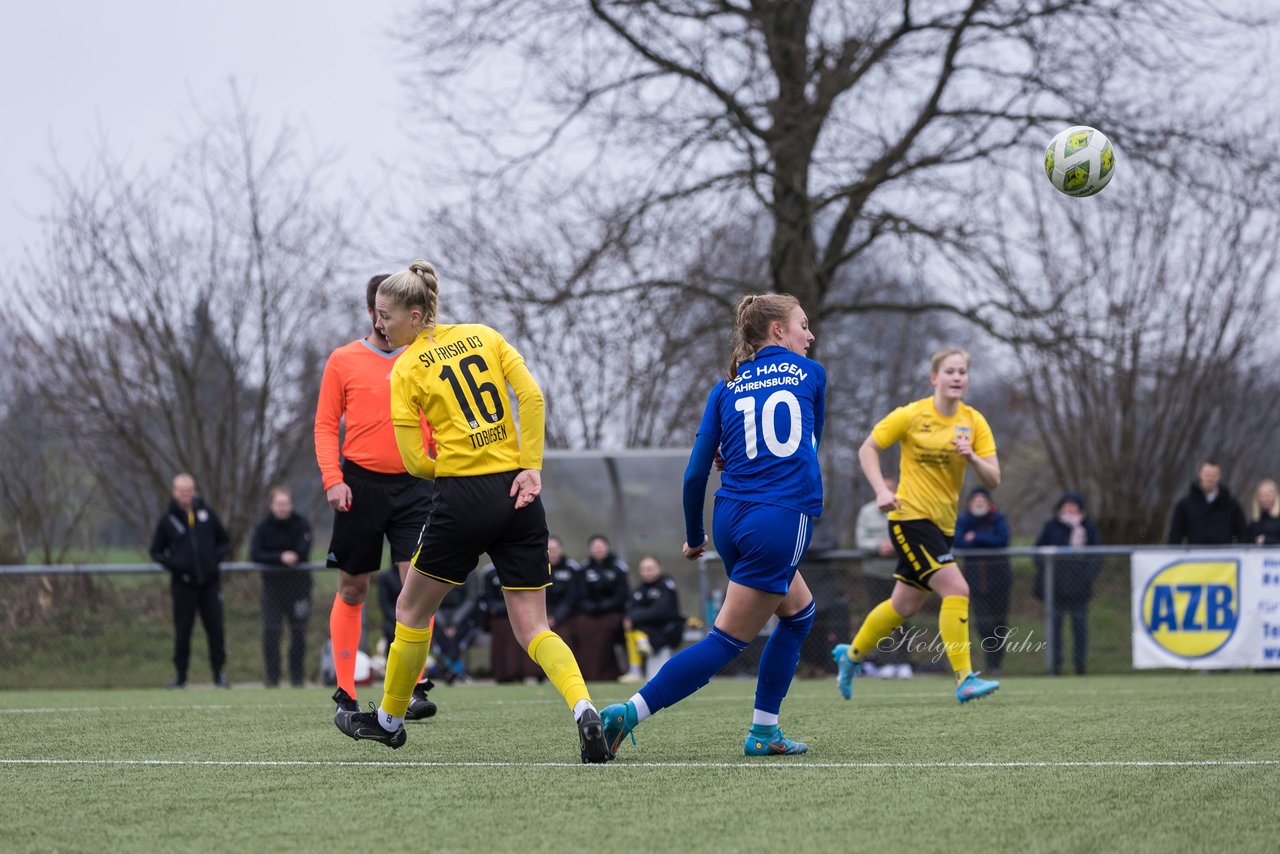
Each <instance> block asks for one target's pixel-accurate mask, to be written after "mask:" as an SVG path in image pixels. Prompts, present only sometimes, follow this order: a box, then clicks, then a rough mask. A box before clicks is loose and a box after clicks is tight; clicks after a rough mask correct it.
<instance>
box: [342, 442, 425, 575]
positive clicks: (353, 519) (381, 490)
mask: <svg viewBox="0 0 1280 854" xmlns="http://www.w3.org/2000/svg"><path fill="white" fill-rule="evenodd" d="M342 479H343V481H344V482H345V483H346V484H347V486H349V487H350V488H351V509H350V510H347V511H345V512H342V513H337V512H335V513H334V514H333V539H331V540H330V541H329V556H328V559H327V560H326V561H325V566H329V567H336V568H338V569H341V570H342V571H344V572H347V573H349V574H351V575H365V574H366V573H370V572H377V571H378V570H379V569H381V568H382V538H383V537H386V539H387V542H389V543H390V544H391V561H392V563H402V562H404V561H407V560H409V558H411V557H412V556H413V550H414V549H415V548H417V545H418V537H419V535H420V534H421V533H422V526H423V525H425V524H426V522H427V513H428V511H429V510H430V509H431V481H429V480H423V479H422V478H419V477H414V476H413V475H411V474H408V473H407V472H402V473H400V474H383V473H382V472H376V471H370V470H369V469H366V468H361V467H360V466H358V465H356V464H355V463H353V462H349V461H347V462H343V464H342Z"/></svg>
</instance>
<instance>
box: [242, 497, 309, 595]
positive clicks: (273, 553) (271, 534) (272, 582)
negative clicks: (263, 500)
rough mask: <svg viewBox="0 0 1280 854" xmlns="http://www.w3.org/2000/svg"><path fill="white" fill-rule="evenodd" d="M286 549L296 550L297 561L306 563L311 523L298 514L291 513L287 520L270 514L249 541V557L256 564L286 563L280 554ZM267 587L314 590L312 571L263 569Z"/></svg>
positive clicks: (294, 590) (263, 582) (259, 524)
mask: <svg viewBox="0 0 1280 854" xmlns="http://www.w3.org/2000/svg"><path fill="white" fill-rule="evenodd" d="M285 552H296V553H297V555H298V563H306V562H307V561H308V560H310V558H311V523H309V522H308V521H307V520H306V519H305V518H304V517H302V516H299V515H298V514H297V513H290V514H289V517H288V518H287V519H277V518H276V517H275V515H274V514H272V513H268V514H267V518H265V519H263V520H262V521H261V522H259V523H258V527H256V528H254V529H253V538H252V539H251V540H250V541H249V560H251V561H253V562H254V563H271V564H277V565H280V566H283V564H281V562H280V555H282V554H284V553H285ZM262 584H263V587H264V588H270V587H287V588H288V590H287V592H289V593H291V594H297V595H305V594H306V593H307V592H308V591H310V590H311V573H310V572H309V571H308V570H305V569H297V568H296V567H291V566H288V567H284V568H283V569H276V570H264V571H263V573H262Z"/></svg>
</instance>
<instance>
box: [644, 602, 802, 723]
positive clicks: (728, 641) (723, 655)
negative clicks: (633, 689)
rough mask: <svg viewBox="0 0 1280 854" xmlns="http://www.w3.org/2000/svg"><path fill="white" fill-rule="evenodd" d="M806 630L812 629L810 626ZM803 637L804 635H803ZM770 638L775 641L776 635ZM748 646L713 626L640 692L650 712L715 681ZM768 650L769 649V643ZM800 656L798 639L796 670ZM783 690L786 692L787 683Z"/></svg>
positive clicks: (673, 703) (677, 700)
mask: <svg viewBox="0 0 1280 854" xmlns="http://www.w3.org/2000/svg"><path fill="white" fill-rule="evenodd" d="M809 623H810V625H812V623H813V613H812V609H810V614H809ZM805 632H806V633H807V632H808V629H807V628H806V629H805ZM774 634H777V632H774ZM801 638H802V639H803V635H801ZM769 642H770V644H772V643H773V641H772V639H771V640H770V641H769ZM746 648H747V642H746V641H740V640H738V639H736V638H732V637H729V635H727V634H725V633H724V632H722V631H720V630H719V629H716V628H713V629H712V630H711V633H710V634H708V635H707V636H706V637H705V638H703V639H702V640H700V641H698V642H697V643H695V644H694V645H693V646H690V647H687V648H685V649H683V650H681V651H680V652H678V653H676V654H675V655H673V656H671V659H670V660H669V661H668V662H667V663H666V664H664V665H662V669H661V670H659V671H658V675H657V676H654V677H653V678H652V679H650V680H649V682H648V684H646V685H645V686H644V687H643V688H641V689H640V696H641V697H643V698H644V701H645V703H646V704H647V705H648V706H649V712H650V714H652V713H653V712H656V711H658V710H659V709H665V708H666V707H667V706H674V705H675V704H676V703H678V702H680V701H681V700H683V699H684V698H685V697H688V696H689V695H690V694H692V693H693V692H694V691H697V690H698V689H699V688H701V687H702V686H703V685H706V684H707V683H708V682H710V681H711V677H712V676H715V675H716V674H717V673H719V672H720V671H721V670H723V669H724V666H725V665H726V664H728V663H729V662H730V661H733V660H734V659H735V658H737V657H738V654H739V653H741V652H742V651H743V650H744V649H746ZM765 650H766V651H767V650H768V646H766V647H765ZM799 656H800V646H799V642H798V641H797V643H796V658H795V660H794V661H792V662H791V672H792V673H794V672H795V669H796V662H797V661H799V660H800V659H799ZM763 667H764V663H763V662H761V674H763V673H764V670H763ZM762 678H763V677H762ZM790 682H791V677H790V676H788V677H787V683H788V684H789V683H790ZM783 692H784V693H785V692H786V688H785V686H784V687H783Z"/></svg>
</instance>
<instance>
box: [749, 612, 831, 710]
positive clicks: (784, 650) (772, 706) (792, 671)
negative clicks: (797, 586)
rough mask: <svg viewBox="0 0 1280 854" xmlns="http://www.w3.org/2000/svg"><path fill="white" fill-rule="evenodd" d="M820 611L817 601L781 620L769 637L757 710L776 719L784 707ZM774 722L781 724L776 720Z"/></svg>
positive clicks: (762, 660)
mask: <svg viewBox="0 0 1280 854" xmlns="http://www.w3.org/2000/svg"><path fill="white" fill-rule="evenodd" d="M816 611H817V608H816V607H815V604H814V603H813V602H810V603H809V606H808V607H807V608H805V609H804V610H803V611H801V612H800V613H798V614H792V615H791V616H790V617H779V618H778V626H777V628H775V629H774V630H773V634H771V635H769V641H768V642H767V643H766V644H765V645H764V652H763V653H761V655H760V672H759V675H758V676H757V678H756V711H757V712H765V713H767V714H768V715H771V716H776V715H777V714H778V711H779V710H780V709H781V708H782V698H783V697H785V696H787V690H788V689H789V688H790V687H791V680H792V678H794V677H795V675H796V665H797V664H799V663H800V645H801V644H803V643H804V639H805V638H806V637H807V636H808V634H809V630H810V629H811V628H813V615H814V613H816ZM772 723H777V718H776V717H774V719H773V721H772Z"/></svg>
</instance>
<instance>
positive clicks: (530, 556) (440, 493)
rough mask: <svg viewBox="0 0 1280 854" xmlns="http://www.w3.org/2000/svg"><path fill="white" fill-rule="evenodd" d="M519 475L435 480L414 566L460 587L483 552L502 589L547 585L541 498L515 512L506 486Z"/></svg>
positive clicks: (544, 523) (499, 474)
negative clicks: (489, 559)
mask: <svg viewBox="0 0 1280 854" xmlns="http://www.w3.org/2000/svg"><path fill="white" fill-rule="evenodd" d="M517 474H519V472H515V471H507V472H499V473H498V474H479V475H471V476H469V477H441V478H436V490H435V495H434V496H432V499H431V513H430V515H429V516H428V517H427V525H426V527H425V528H423V530H422V539H421V541H420V542H419V543H418V551H417V553H416V554H415V555H414V557H413V566H414V569H416V570H417V571H418V572H421V573H422V574H423V575H425V576H427V577H428V578H434V579H436V580H437V581H447V582H449V583H450V584H462V583H463V582H465V581H466V580H467V575H468V574H469V573H470V572H471V570H473V569H475V568H476V563H477V562H478V561H479V560H480V555H481V554H483V553H485V552H488V554H489V557H490V558H491V559H492V560H493V566H494V568H495V569H497V570H498V580H499V581H500V582H501V583H502V586H503V588H505V589H507V590H541V589H542V588H544V587H547V586H549V585H550V584H551V566H550V564H549V563H548V562H547V514H546V511H544V510H543V507H542V499H541V498H535V499H534V500H533V503H532V504H529V505H528V506H526V507H522V508H520V509H519V510H517V509H516V500H515V499H514V498H512V497H511V484H512V482H513V481H515V479H516V475H517Z"/></svg>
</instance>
